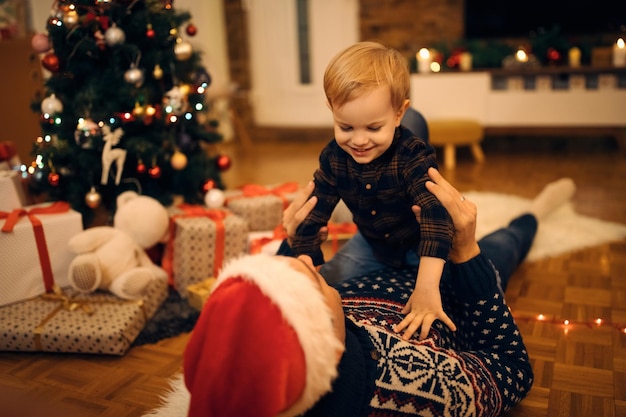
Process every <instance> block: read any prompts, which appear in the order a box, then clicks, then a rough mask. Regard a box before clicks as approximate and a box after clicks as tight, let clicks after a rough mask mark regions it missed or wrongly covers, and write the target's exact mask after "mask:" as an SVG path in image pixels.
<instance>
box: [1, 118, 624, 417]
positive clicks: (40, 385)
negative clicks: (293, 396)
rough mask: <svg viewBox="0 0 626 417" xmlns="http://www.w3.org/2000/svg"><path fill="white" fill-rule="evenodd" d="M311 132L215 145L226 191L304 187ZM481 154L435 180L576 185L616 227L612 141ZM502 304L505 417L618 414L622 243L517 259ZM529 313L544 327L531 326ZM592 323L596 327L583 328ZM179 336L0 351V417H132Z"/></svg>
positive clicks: (493, 141) (620, 182)
mask: <svg viewBox="0 0 626 417" xmlns="http://www.w3.org/2000/svg"><path fill="white" fill-rule="evenodd" d="M314 133H315V134H305V133H302V132H297V131H286V132H273V131H271V130H265V131H258V132H256V133H255V134H253V135H252V136H253V138H252V139H253V141H254V147H253V148H251V149H247V150H245V149H241V148H240V147H239V146H237V145H228V144H226V145H223V147H222V151H224V152H227V153H229V154H230V155H231V156H232V158H233V166H232V168H231V169H230V171H228V172H226V173H225V175H224V180H225V182H226V184H227V185H228V186H229V187H235V186H238V185H241V184H244V183H249V182H254V183H262V184H275V183H279V182H284V181H297V182H300V183H301V184H304V183H306V182H307V181H308V179H309V178H310V176H311V173H312V171H313V169H314V168H315V166H316V161H317V152H318V151H319V149H320V148H321V146H322V145H323V144H324V142H325V141H326V139H327V137H328V134H327V132H322V135H321V137H322V138H323V139H319V137H320V135H319V133H320V132H314ZM484 150H485V154H486V158H487V160H486V163H485V164H483V165H476V164H475V163H474V162H473V161H472V158H471V154H470V153H469V151H468V152H464V150H460V151H459V154H458V162H457V167H456V169H455V171H453V172H448V171H443V173H444V175H445V176H446V177H447V178H448V179H449V180H450V181H451V182H452V183H453V184H454V185H455V186H456V187H457V188H459V189H460V190H461V191H466V190H483V191H494V192H506V193H511V194H516V195H519V196H522V197H532V196H533V195H534V194H536V193H537V192H538V191H540V190H541V188H542V186H543V185H544V184H545V183H547V182H549V181H552V180H554V179H557V178H559V177H562V176H569V177H572V178H573V179H574V180H575V181H576V183H577V185H578V191H577V193H576V196H575V198H574V206H575V209H576V211H578V212H579V213H581V214H585V215H589V216H593V217H596V218H599V219H603V220H607V221H614V222H620V223H624V224H626V156H625V155H624V153H623V152H622V151H620V150H619V149H618V148H617V146H616V144H615V143H614V142H613V141H612V140H610V139H608V138H570V139H569V140H563V139H554V138H537V137H533V138H507V137H500V138H487V139H486V141H485V143H484ZM507 297H508V300H509V304H510V306H511V309H512V310H513V312H514V314H516V315H519V316H520V317H525V318H524V319H520V320H519V324H520V327H521V330H522V333H523V336H524V339H525V341H526V343H527V345H528V349H529V352H530V356H531V358H532V363H533V366H534V369H535V375H536V380H535V384H534V387H533V389H532V391H531V393H530V395H529V396H528V397H527V398H526V399H525V400H524V401H523V402H522V403H521V404H520V406H518V407H517V408H516V409H515V410H513V411H512V412H511V413H510V414H509V415H510V416H593V417H595V416H626V334H624V333H621V332H620V331H619V330H618V329H617V328H616V327H615V326H616V325H618V324H623V325H624V324H626V241H621V242H615V243H610V244H604V245H601V246H598V247H594V248H591V249H586V250H582V251H578V252H574V253H568V254H565V255H562V256H558V257H556V258H553V259H549V260H544V261H539V262H533V263H526V264H524V265H523V266H522V267H521V269H520V270H518V272H517V273H516V274H515V275H514V276H513V278H512V279H511V283H510V286H509V289H508V291H507ZM540 313H542V314H545V315H546V316H547V318H548V319H549V320H547V321H539V320H537V319H536V317H537V315H538V314H540ZM598 317H600V318H602V319H604V320H605V323H604V324H603V325H601V326H596V325H593V321H594V320H595V319H596V318H598ZM565 318H569V319H570V320H575V321H578V322H582V323H585V324H583V325H574V326H570V328H569V330H568V331H567V332H566V331H565V329H564V327H563V326H562V325H561V324H558V323H553V322H552V321H551V320H552V319H554V320H557V319H558V320H561V319H565ZM606 323H610V324H606ZM187 338H188V335H181V336H179V337H176V338H172V339H169V340H164V341H161V342H160V343H158V344H156V345H148V346H142V347H138V348H134V349H132V350H131V351H129V352H128V353H127V354H126V355H125V356H123V357H98V356H88V355H74V354H62V355H58V354H39V353H37V354H22V353H0V417H3V416H7V417H15V416H18V415H19V416H23V417H29V416H44V415H45V416H46V417H47V416H56V415H59V416H76V417H82V416H94V417H95V416H102V417H104V416H107V417H126V416H128V417H130V416H141V415H142V414H143V413H145V412H146V411H147V410H149V409H151V408H152V407H155V406H157V405H158V398H159V394H160V393H162V392H163V390H164V387H165V386H166V382H167V380H168V378H169V377H170V376H172V375H173V374H175V373H177V372H179V371H180V366H181V352H182V350H183V348H184V346H185V343H186V341H187ZM224 383H226V384H228V381H224ZM18 406H19V410H20V411H19V412H18V411H14V409H12V407H16V408H15V409H17V407H18ZM25 407H26V408H25Z"/></svg>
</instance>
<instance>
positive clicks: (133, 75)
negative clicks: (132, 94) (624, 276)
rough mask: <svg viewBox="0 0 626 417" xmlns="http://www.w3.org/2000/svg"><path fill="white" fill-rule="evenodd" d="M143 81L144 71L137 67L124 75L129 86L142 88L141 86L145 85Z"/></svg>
mask: <svg viewBox="0 0 626 417" xmlns="http://www.w3.org/2000/svg"><path fill="white" fill-rule="evenodd" d="M143 79H144V77H143V71H142V70H140V69H139V68H137V67H135V66H133V67H131V68H130V69H129V70H128V71H126V72H125V73H124V80H126V82H127V83H129V84H133V85H135V86H136V87H139V86H141V84H143Z"/></svg>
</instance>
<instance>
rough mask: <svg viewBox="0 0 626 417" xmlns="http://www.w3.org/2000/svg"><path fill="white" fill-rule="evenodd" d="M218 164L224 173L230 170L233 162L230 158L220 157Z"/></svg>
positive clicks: (226, 156)
mask: <svg viewBox="0 0 626 417" xmlns="http://www.w3.org/2000/svg"><path fill="white" fill-rule="evenodd" d="M216 164H217V168H218V169H219V170H220V171H222V172H223V171H227V170H228V169H229V168H230V166H231V164H232V161H231V160H230V156H228V155H220V156H218V157H217V161H216Z"/></svg>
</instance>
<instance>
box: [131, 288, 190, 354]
mask: <svg viewBox="0 0 626 417" xmlns="http://www.w3.org/2000/svg"><path fill="white" fill-rule="evenodd" d="M198 316H200V312H199V311H197V310H196V309H194V308H193V307H191V306H190V305H189V303H187V300H186V299H184V298H181V296H180V295H179V294H178V292H177V291H176V290H174V289H173V288H169V293H168V295H167V298H166V299H165V301H164V302H163V304H162V305H161V307H160V308H159V309H158V310H157V311H156V313H155V314H154V316H152V318H151V319H150V320H149V321H148V323H147V324H146V326H145V327H144V329H143V330H142V331H141V333H139V336H137V338H136V339H135V341H134V342H133V344H132V346H141V345H145V344H148V343H156V342H158V341H159V340H163V339H167V338H169V337H174V336H178V335H179V334H181V333H186V332H190V331H191V330H192V329H193V326H194V325H195V324H196V321H197V320H198Z"/></svg>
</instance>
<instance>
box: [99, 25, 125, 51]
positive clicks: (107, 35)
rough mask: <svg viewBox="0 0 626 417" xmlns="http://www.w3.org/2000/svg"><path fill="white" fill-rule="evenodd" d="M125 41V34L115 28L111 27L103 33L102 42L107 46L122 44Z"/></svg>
mask: <svg viewBox="0 0 626 417" xmlns="http://www.w3.org/2000/svg"><path fill="white" fill-rule="evenodd" d="M125 40H126V34H125V33H124V31H123V30H122V29H120V28H118V27H117V26H115V25H113V26H111V27H110V28H108V29H107V31H106V32H104V41H105V42H106V44H107V45H109V46H113V45H118V44H120V43H123V42H124V41H125Z"/></svg>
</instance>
